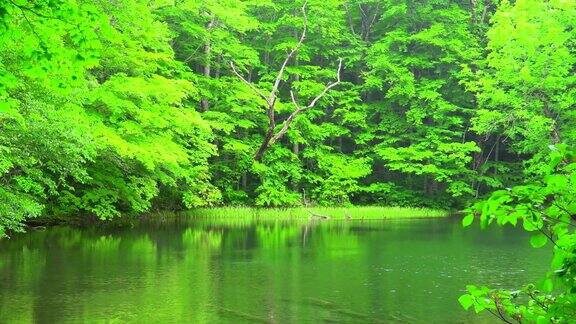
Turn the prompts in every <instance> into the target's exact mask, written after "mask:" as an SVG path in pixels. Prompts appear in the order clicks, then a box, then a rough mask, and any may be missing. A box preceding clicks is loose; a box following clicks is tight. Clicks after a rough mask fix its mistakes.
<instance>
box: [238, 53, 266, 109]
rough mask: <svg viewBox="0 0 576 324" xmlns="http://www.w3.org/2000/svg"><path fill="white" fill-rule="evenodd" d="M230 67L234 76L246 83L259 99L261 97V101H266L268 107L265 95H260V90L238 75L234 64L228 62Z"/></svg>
mask: <svg viewBox="0 0 576 324" xmlns="http://www.w3.org/2000/svg"><path fill="white" fill-rule="evenodd" d="M230 66H231V67H232V71H233V72H234V74H236V76H237V77H238V78H239V79H240V80H242V81H244V83H246V84H247V85H248V86H249V87H250V88H251V89H252V90H253V91H254V92H256V94H258V95H259V96H260V97H262V99H264V101H266V103H267V104H268V105H270V102H269V101H268V97H266V95H265V94H264V93H262V91H260V89H258V88H256V86H255V85H254V84H252V82H250V81H248V80H246V79H245V78H244V77H243V76H242V74H240V72H238V70H237V69H236V66H235V65H234V62H232V61H230Z"/></svg>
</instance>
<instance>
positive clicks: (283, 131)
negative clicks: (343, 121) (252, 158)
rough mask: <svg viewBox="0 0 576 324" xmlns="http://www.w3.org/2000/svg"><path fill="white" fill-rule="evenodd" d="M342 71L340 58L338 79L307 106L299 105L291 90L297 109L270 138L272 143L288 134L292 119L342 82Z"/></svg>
mask: <svg viewBox="0 0 576 324" xmlns="http://www.w3.org/2000/svg"><path fill="white" fill-rule="evenodd" d="M341 71H342V59H339V60H338V72H336V74H337V75H336V81H334V82H332V83H330V84H328V85H327V86H326V87H325V88H324V90H322V92H320V94H319V95H317V96H316V98H314V100H312V101H311V102H310V104H308V105H307V106H305V107H300V105H298V102H296V98H295V96H294V91H292V90H290V97H291V98H292V103H293V104H294V106H295V107H296V110H294V112H292V113H291V114H290V116H288V118H287V119H286V120H285V121H284V122H283V123H282V128H281V129H280V131H278V133H277V134H276V135H274V137H272V139H271V140H270V143H271V144H273V143H275V142H276V141H277V140H279V139H281V138H282V137H283V136H284V134H286V132H287V131H288V127H290V124H291V123H292V121H293V120H294V118H295V117H296V116H297V115H298V114H299V113H301V112H303V111H305V110H308V109H310V108H312V107H314V106H315V105H316V103H317V102H318V100H320V99H321V98H322V97H324V95H325V94H326V93H328V91H330V89H332V88H334V87H335V86H337V85H338V84H340V82H341V79H340V73H341Z"/></svg>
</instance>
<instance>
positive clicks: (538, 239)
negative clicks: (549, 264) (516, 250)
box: [530, 233, 548, 249]
mask: <svg viewBox="0 0 576 324" xmlns="http://www.w3.org/2000/svg"><path fill="white" fill-rule="evenodd" d="M546 242H548V238H547V237H546V235H544V234H542V233H540V234H536V235H533V236H532V237H531V238H530V244H531V245H532V247H534V248H536V249H538V248H541V247H543V246H544V245H546Z"/></svg>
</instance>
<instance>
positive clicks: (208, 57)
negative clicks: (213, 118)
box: [200, 14, 216, 111]
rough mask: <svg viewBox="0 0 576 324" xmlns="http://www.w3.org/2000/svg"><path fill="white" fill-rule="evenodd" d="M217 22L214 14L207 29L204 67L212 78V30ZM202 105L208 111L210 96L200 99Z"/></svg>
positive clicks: (204, 71)
mask: <svg viewBox="0 0 576 324" xmlns="http://www.w3.org/2000/svg"><path fill="white" fill-rule="evenodd" d="M215 22H216V17H215V16H214V14H212V16H211V19H210V22H209V23H208V26H206V29H207V31H208V38H207V39H206V43H204V69H203V74H204V76H205V77H206V78H208V79H209V78H210V74H211V72H212V71H211V70H212V40H211V35H210V33H211V32H212V28H213V27H214V24H215ZM200 106H201V108H202V111H208V110H209V109H210V102H209V101H208V98H206V97H204V98H202V99H200Z"/></svg>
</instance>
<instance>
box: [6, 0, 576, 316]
mask: <svg viewBox="0 0 576 324" xmlns="http://www.w3.org/2000/svg"><path fill="white" fill-rule="evenodd" d="M575 146H576V1H573V0H308V1H305V0H297V1H287V0H147V1H144V0H2V1H0V182H1V186H0V237H1V236H5V235H12V233H16V232H21V231H23V230H25V228H26V225H27V224H29V223H30V222H33V221H38V220H41V219H42V218H46V217H57V218H59V219H67V218H79V217H80V218H84V219H90V220H102V221H104V220H112V219H117V218H121V217H122V216H125V215H141V214H145V213H153V212H162V211H174V212H176V211H185V210H191V209H192V210H193V209H195V208H205V207H219V206H226V207H235V206H246V207H258V208H260V207H262V208H264V207H274V208H287V207H336V206H341V207H352V206H383V207H410V208H430V209H434V210H449V211H464V214H465V217H464V218H463V220H462V221H463V223H464V225H465V226H468V225H470V224H472V223H473V222H474V221H475V220H476V219H478V220H479V223H480V225H481V226H482V227H488V225H490V224H498V225H506V224H511V225H513V226H516V225H517V223H520V224H521V225H518V226H519V227H523V228H524V229H525V230H526V231H529V232H533V233H535V234H534V235H533V236H532V238H531V240H530V243H532V245H533V246H534V247H541V246H543V245H545V244H546V243H547V242H549V243H550V244H549V245H553V248H554V258H553V261H552V268H551V270H550V272H549V273H548V275H547V276H546V278H545V279H543V280H544V281H543V283H540V284H539V285H536V286H534V285H532V286H528V287H526V288H524V289H522V290H519V291H516V292H514V291H512V292H511V291H494V290H490V289H488V288H485V287H476V286H469V287H468V294H466V295H463V296H462V297H461V298H460V303H461V304H462V306H464V307H465V308H470V307H472V306H473V308H474V309H476V311H478V312H480V311H482V310H488V311H489V312H492V313H494V314H495V315H496V316H497V317H499V318H500V319H502V320H503V321H504V322H508V323H512V322H538V323H563V322H570V321H571V320H573V319H574V318H576V295H575V294H576V288H574V287H575V284H576V283H575V281H576V236H575V235H574V234H573V232H574V224H575V223H576V151H575V150H574V147H575ZM519 221H520V222H519ZM546 262H547V261H546ZM542 287H544V289H542ZM555 287H556V288H555ZM558 287H562V288H558ZM564 288H566V289H564ZM558 289H561V290H562V293H561V294H559V295H558V294H556V295H551V294H548V293H550V292H552V291H556V290H558ZM546 292H548V293H546ZM522 293H526V294H527V295H528V296H529V297H531V298H532V299H531V300H530V302H528V303H525V305H522V306H519V305H518V304H517V303H516V301H515V300H516V299H515V298H516V296H517V295H518V294H522ZM572 316H574V317H572Z"/></svg>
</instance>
